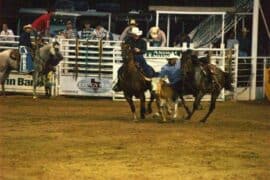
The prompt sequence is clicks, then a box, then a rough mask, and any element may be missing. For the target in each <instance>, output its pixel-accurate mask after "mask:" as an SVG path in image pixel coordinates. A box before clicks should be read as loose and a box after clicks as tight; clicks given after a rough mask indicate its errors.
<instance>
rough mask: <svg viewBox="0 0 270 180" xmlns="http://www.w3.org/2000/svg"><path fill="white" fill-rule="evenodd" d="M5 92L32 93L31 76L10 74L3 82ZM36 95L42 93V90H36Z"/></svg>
mask: <svg viewBox="0 0 270 180" xmlns="http://www.w3.org/2000/svg"><path fill="white" fill-rule="evenodd" d="M5 90H6V91H7V92H23V93H24V92H29V93H32V92H33V78H32V76H31V75H27V74H18V73H11V74H10V75H9V77H8V79H6V81H5ZM37 92H38V93H41V92H42V93H43V92H44V88H43V87H39V88H37Z"/></svg>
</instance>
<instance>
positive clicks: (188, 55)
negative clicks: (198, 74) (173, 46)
mask: <svg viewBox="0 0 270 180" xmlns="http://www.w3.org/2000/svg"><path fill="white" fill-rule="evenodd" d="M194 58H195V57H194V55H192V51H191V50H188V51H186V52H183V53H182V58H181V70H182V73H183V75H184V76H186V75H188V74H189V73H191V72H192V70H193V68H192V67H193V62H194Z"/></svg>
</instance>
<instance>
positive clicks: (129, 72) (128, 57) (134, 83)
mask: <svg viewBox="0 0 270 180" xmlns="http://www.w3.org/2000/svg"><path fill="white" fill-rule="evenodd" d="M121 48H122V58H123V66H122V67H121V68H120V69H119V71H118V80H119V86H120V87H121V89H122V90H123V92H124V96H125V98H126V100H127V102H128V103H129V106H130V109H131V111H132V114H133V120H134V121H137V117H136V109H135V105H134V103H133V100H132V97H133V96H135V97H136V98H139V99H140V103H141V104H140V107H141V108H140V117H141V119H144V118H145V113H146V109H145V94H144V93H145V91H146V90H150V92H151V82H150V81H148V80H146V78H145V77H144V75H143V73H142V72H141V71H140V69H139V68H138V66H137V64H136V61H135V60H134V54H133V49H132V48H131V47H130V45H128V44H124V43H123V44H122V45H121ZM153 100H154V95H153V93H151V99H150V101H149V103H148V112H149V113H151V112H152V109H151V103H152V101H153Z"/></svg>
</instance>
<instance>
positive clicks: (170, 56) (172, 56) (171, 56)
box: [167, 53, 180, 60]
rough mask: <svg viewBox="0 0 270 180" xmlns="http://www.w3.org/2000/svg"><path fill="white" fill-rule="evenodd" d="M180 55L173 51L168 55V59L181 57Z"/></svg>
mask: <svg viewBox="0 0 270 180" xmlns="http://www.w3.org/2000/svg"><path fill="white" fill-rule="evenodd" d="M179 58H180V57H179V56H177V55H175V54H174V53H171V54H170V55H169V56H168V57H167V60H171V59H179Z"/></svg>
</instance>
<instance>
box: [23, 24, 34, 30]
mask: <svg viewBox="0 0 270 180" xmlns="http://www.w3.org/2000/svg"><path fill="white" fill-rule="evenodd" d="M28 28H29V29H33V27H32V25H31V24H27V25H24V26H23V29H24V30H25V29H28Z"/></svg>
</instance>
